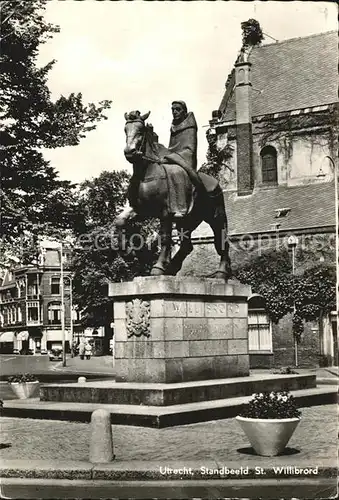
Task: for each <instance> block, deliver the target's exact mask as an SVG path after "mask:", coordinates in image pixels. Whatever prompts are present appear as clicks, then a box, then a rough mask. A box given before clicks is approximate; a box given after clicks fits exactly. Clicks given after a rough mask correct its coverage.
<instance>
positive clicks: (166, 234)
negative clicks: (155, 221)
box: [151, 217, 172, 276]
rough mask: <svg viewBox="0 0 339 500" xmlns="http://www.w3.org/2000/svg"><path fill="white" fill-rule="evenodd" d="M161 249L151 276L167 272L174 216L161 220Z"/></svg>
mask: <svg viewBox="0 0 339 500" xmlns="http://www.w3.org/2000/svg"><path fill="white" fill-rule="evenodd" d="M160 240H161V250H160V255H159V257H158V260H157V262H156V263H155V264H154V266H153V268H152V271H151V276H161V275H163V274H165V271H166V268H167V266H168V264H169V262H170V260H171V246H172V218H171V217H167V218H166V219H162V220H161V221H160Z"/></svg>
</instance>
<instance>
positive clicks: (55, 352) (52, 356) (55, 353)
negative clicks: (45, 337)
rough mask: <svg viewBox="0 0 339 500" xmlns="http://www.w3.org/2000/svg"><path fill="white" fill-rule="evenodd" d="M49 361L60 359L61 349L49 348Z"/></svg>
mask: <svg viewBox="0 0 339 500" xmlns="http://www.w3.org/2000/svg"><path fill="white" fill-rule="evenodd" d="M48 356H49V360H50V361H62V350H61V349H51V350H50V351H49V353H48Z"/></svg>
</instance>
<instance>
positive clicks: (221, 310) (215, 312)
mask: <svg viewBox="0 0 339 500" xmlns="http://www.w3.org/2000/svg"><path fill="white" fill-rule="evenodd" d="M205 314H206V316H207V317H220V316H226V304H225V303H221V302H220V303H213V302H206V304H205Z"/></svg>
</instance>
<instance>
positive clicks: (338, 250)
mask: <svg viewBox="0 0 339 500" xmlns="http://www.w3.org/2000/svg"><path fill="white" fill-rule="evenodd" d="M325 158H327V159H328V160H329V161H330V163H331V165H332V168H333V173H334V197H335V199H334V206H335V266H336V272H337V275H336V276H337V280H336V281H337V284H336V313H337V318H338V312H339V213H338V211H339V206H338V168H337V166H336V164H335V163H334V160H333V158H332V157H331V156H325Z"/></svg>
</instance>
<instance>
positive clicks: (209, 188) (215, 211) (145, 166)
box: [115, 111, 231, 281]
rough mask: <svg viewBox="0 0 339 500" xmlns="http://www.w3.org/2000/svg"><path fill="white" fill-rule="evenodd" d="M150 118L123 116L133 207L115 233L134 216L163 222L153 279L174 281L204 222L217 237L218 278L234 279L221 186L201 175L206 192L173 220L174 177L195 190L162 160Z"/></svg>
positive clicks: (121, 218) (121, 217)
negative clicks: (174, 245)
mask: <svg viewBox="0 0 339 500" xmlns="http://www.w3.org/2000/svg"><path fill="white" fill-rule="evenodd" d="M149 115H150V112H149V113H146V114H145V115H140V113H139V112H138V111H137V112H130V113H128V114H127V113H125V119H126V124H125V134H126V147H125V149H124V153H125V157H126V159H127V160H128V161H129V162H130V163H132V165H133V176H132V179H131V183H130V187H129V196H128V198H129V203H130V207H129V208H128V209H125V210H124V211H123V212H122V213H121V214H120V215H119V216H118V217H117V219H116V221H115V223H116V226H117V228H120V229H122V228H123V227H124V225H125V224H126V222H127V220H128V219H130V218H133V217H135V216H138V217H155V218H158V219H160V238H161V250H160V254H159V258H158V260H157V262H156V263H155V265H154V266H153V268H152V270H151V275H153V276H157V275H172V276H173V275H176V274H177V272H178V271H179V270H180V269H181V267H182V263H183V261H184V260H185V258H186V257H187V256H188V255H189V254H190V253H191V251H192V250H193V245H192V241H191V234H192V231H194V229H196V228H197V227H198V226H199V225H200V223H201V222H202V221H206V222H207V223H208V224H209V225H210V226H211V228H212V230H213V233H214V245H215V248H216V251H217V252H218V254H219V255H220V264H219V268H218V270H217V272H216V273H215V275H214V277H215V278H222V279H223V280H225V281H227V279H228V278H229V277H230V276H231V263H230V258H229V244H228V238H227V217H226V211H225V205H224V198H223V193H222V190H221V187H220V185H219V183H218V182H217V181H216V180H215V179H214V178H213V177H211V176H209V175H206V174H203V173H201V174H199V175H200V177H201V179H202V181H203V184H204V186H205V188H206V192H204V193H202V192H195V193H194V196H193V197H192V200H193V201H192V204H191V207H190V210H189V212H188V213H187V215H186V216H184V217H180V218H174V217H173V213H171V210H170V199H169V189H168V179H169V176H170V175H174V176H176V180H177V181H179V182H178V185H179V186H182V189H187V186H189V189H191V190H192V186H191V183H190V181H189V180H188V175H187V173H186V172H185V171H184V170H183V169H182V168H181V167H180V166H179V165H165V164H163V162H162V161H161V157H162V156H163V155H164V153H165V152H166V151H168V150H167V149H166V148H165V147H164V146H162V145H161V144H159V143H158V142H157V136H156V134H154V132H153V127H152V126H151V125H148V124H146V123H145V120H146V119H147V118H148V117H149ZM173 222H174V223H175V224H176V229H177V231H178V235H179V240H180V247H179V250H178V251H177V252H176V254H175V255H174V256H173V257H171V246H172V225H173Z"/></svg>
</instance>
